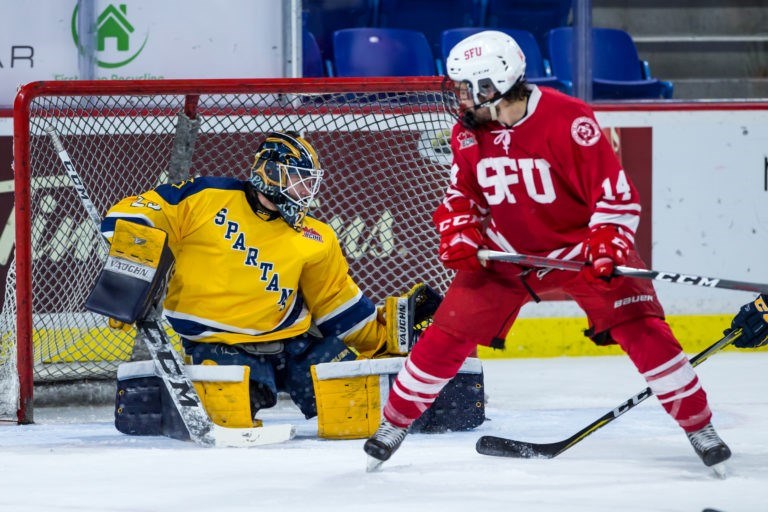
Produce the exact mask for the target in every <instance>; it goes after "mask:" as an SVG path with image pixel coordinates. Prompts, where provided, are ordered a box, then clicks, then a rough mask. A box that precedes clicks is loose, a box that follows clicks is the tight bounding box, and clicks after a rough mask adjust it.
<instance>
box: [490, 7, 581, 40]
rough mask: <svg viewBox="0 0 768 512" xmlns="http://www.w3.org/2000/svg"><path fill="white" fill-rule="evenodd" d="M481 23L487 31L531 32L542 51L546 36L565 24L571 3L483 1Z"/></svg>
mask: <svg viewBox="0 0 768 512" xmlns="http://www.w3.org/2000/svg"><path fill="white" fill-rule="evenodd" d="M486 2H487V7H486V12H485V17H484V18H483V21H482V23H483V24H484V25H485V26H488V27H504V28H516V29H522V30H527V31H528V32H531V33H532V34H533V35H534V36H535V37H536V40H537V41H538V43H539V47H540V48H544V47H545V46H544V44H545V42H546V34H547V32H549V31H550V30H552V29H553V28H557V27H564V26H566V25H567V24H568V16H569V15H570V12H571V0H486Z"/></svg>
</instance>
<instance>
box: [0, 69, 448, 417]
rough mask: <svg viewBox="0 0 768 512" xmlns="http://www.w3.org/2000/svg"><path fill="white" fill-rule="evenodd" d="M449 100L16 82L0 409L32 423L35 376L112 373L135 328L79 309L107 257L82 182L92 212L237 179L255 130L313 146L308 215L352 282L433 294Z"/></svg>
mask: <svg viewBox="0 0 768 512" xmlns="http://www.w3.org/2000/svg"><path fill="white" fill-rule="evenodd" d="M455 106H456V105H455V99H454V98H453V97H452V96H446V95H444V94H443V93H442V87H441V79H440V78H436V77H424V78H422V77H418V78H380V79H349V78H332V79H327V78H326V79H263V80H262V79H257V80H157V81H121V82H111V81H79V82H36V83H32V84H28V85H26V86H24V87H23V88H22V89H21V90H20V91H19V94H18V95H17V97H16V102H15V105H14V172H15V221H16V249H15V257H14V262H13V263H12V264H11V265H10V266H9V270H8V275H7V279H6V285H5V299H4V303H3V309H2V315H1V316H0V322H1V323H2V326H1V328H2V338H1V340H0V343H2V344H1V345H0V389H1V390H2V391H0V419H2V420H5V421H14V422H19V423H29V422H32V420H33V414H32V404H33V401H32V396H33V389H34V385H35V384H42V383H51V382H57V383H60V382H72V381H82V380H88V379H91V380H93V379H114V376H115V374H116V370H117V366H118V365H119V364H120V363H121V362H122V361H126V360H129V359H130V357H131V352H132V348H133V344H134V332H133V331H132V330H129V331H121V330H115V329H110V328H109V326H108V324H107V319H106V318H104V317H101V316H99V315H96V314H92V313H90V312H87V311H85V309H84V307H83V304H84V302H85V298H86V297H87V295H88V293H89V291H90V289H91V287H92V285H93V283H94V280H95V278H96V276H97V274H98V273H99V271H100V269H101V266H102V261H103V260H104V258H105V257H106V254H105V249H104V248H103V245H104V244H101V243H100V241H99V239H98V237H99V236H100V235H99V234H98V232H97V228H96V225H95V223H94V221H93V220H92V218H91V217H89V215H88V212H87V210H86V208H85V207H84V204H83V201H82V200H81V198H80V197H79V196H80V195H83V193H82V192H84V195H87V196H88V197H89V198H90V200H91V201H92V203H93V204H94V206H95V209H96V211H97V212H98V214H99V215H102V216H103V215H104V214H105V213H106V211H107V209H108V208H109V207H110V206H111V205H113V204H114V203H116V202H117V201H118V200H120V199H122V198H123V197H126V196H129V195H134V194H139V193H141V192H143V191H146V190H149V189H151V188H153V187H155V186H156V185H159V184H161V183H167V182H178V181H181V180H183V179H186V178H189V177H193V176H222V175H224V176H236V177H239V178H247V177H248V175H249V168H250V165H251V163H252V161H253V156H254V153H255V150H256V147H257V146H258V145H259V143H260V142H261V141H262V140H263V137H264V135H265V134H266V133H267V132H270V131H275V130H277V131H279V130H294V131H297V132H299V133H301V134H302V135H304V136H305V137H306V138H307V139H308V140H309V141H310V142H311V143H312V144H313V145H314V146H315V148H316V149H317V151H318V154H319V156H320V160H321V164H322V166H323V167H324V168H325V169H326V170H327V174H326V178H325V180H324V182H323V184H322V187H321V191H320V193H319V198H318V201H317V204H316V205H315V206H314V208H313V210H312V214H313V215H314V216H317V217H318V218H320V219H321V220H323V221H325V222H327V223H329V224H330V225H331V226H332V227H333V228H334V230H335V231H336V233H337V235H338V237H339V240H340V242H341V245H342V246H343V249H344V252H345V254H346V256H347V258H348V260H349V263H350V271H351V273H352V275H353V277H354V278H355V279H356V281H357V282H358V284H359V285H360V287H361V289H362V290H363V292H364V293H366V294H367V295H368V296H369V297H370V298H371V299H372V300H373V301H374V302H375V303H381V302H382V301H383V298H384V297H386V296H387V295H392V294H399V293H402V292H404V291H405V290H407V289H408V288H410V286H411V285H412V284H414V283H415V282H418V281H424V282H427V283H429V284H431V285H432V286H434V287H436V288H437V289H439V290H440V291H442V292H444V291H445V289H446V288H447V284H448V280H449V278H450V276H449V275H448V274H447V272H446V271H445V270H444V269H443V267H442V266H441V265H440V263H439V261H438V259H437V256H436V248H437V237H436V233H435V231H434V229H433V227H432V223H431V214H432V211H433V210H434V208H435V207H436V206H437V204H439V202H440V200H441V199H442V196H443V193H444V189H445V187H446V186H447V183H448V180H449V176H450V163H451V157H450V147H449V138H450V129H451V126H452V124H453V122H454V118H453V117H452V110H453V109H454V108H455ZM52 133H53V134H54V135H53V136H52V135H51V134H52ZM55 136H58V138H59V139H60V140H61V143H62V145H63V147H64V150H65V151H66V152H67V153H68V155H69V157H70V159H71V161H72V164H73V167H74V169H75V171H76V172H77V175H78V178H79V179H80V181H81V183H82V187H83V190H82V191H81V192H78V190H76V188H75V187H74V186H73V181H72V179H71V178H70V177H69V175H68V174H67V172H66V170H65V167H64V164H63V161H62V159H60V158H59V156H58V154H57V151H56V150H55V149H54V145H53V139H54V138H55ZM200 271H201V272H205V271H206V269H200Z"/></svg>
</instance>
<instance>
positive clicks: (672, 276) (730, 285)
mask: <svg viewBox="0 0 768 512" xmlns="http://www.w3.org/2000/svg"><path fill="white" fill-rule="evenodd" d="M477 258H478V259H479V260H481V261H482V260H487V261H506V262H508V263H517V264H518V265H523V266H527V267H541V268H552V269H557V270H572V271H575V272H578V271H579V270H581V269H582V268H584V265H585V264H584V262H583V261H571V260H559V259H555V258H545V257H542V256H528V255H525V254H514V253H509V252H502V251H491V250H488V249H480V250H479V251H477ZM613 275H615V276H627V277H638V278H640V279H651V280H654V281H664V282H667V283H680V284H689V285H693V286H703V287H705V288H725V289H728V290H743V291H747V292H756V293H768V284H762V283H748V282H745V281H734V280H732V279H720V278H717V277H705V276H697V275H694V274H679V273H677V272H662V271H660V270H647V269H643V268H633V267H625V266H617V267H615V268H614V269H613Z"/></svg>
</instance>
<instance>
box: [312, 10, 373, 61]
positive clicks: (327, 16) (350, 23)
mask: <svg viewBox="0 0 768 512" xmlns="http://www.w3.org/2000/svg"><path fill="white" fill-rule="evenodd" d="M377 2H378V0H302V3H301V11H302V24H303V26H304V28H305V29H306V30H308V31H310V32H312V34H314V36H315V39H316V40H317V45H318V47H319V48H320V53H321V55H322V58H323V59H324V60H326V61H329V60H330V59H331V56H332V55H333V33H334V32H335V31H337V30H341V29H343V28H354V27H371V26H373V24H374V22H375V18H376V5H377Z"/></svg>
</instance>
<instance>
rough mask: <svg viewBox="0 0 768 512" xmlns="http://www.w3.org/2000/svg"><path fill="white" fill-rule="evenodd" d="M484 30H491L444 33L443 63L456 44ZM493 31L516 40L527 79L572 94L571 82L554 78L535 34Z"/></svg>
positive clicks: (472, 28)
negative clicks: (523, 57)
mask: <svg viewBox="0 0 768 512" xmlns="http://www.w3.org/2000/svg"><path fill="white" fill-rule="evenodd" d="M483 30H489V29H488V28H481V27H461V28H453V29H448V30H445V31H443V35H442V46H441V48H442V50H441V52H442V56H443V62H445V60H446V59H447V58H448V54H449V53H450V51H451V48H453V47H454V46H455V45H456V43H458V42H459V41H461V40H462V39H464V38H466V37H469V36H471V35H472V34H476V33H478V32H482V31H483ZM491 30H498V31H500V32H504V33H505V34H508V35H510V36H511V37H512V39H514V40H515V41H516V42H517V44H518V45H519V46H520V49H521V50H523V54H524V55H525V78H526V80H528V81H529V82H530V83H532V84H536V85H545V86H547V87H553V88H555V89H559V90H560V91H562V92H564V93H566V94H570V93H571V84H570V82H563V81H561V80H560V79H558V77H556V76H552V72H551V70H550V69H549V63H548V62H547V61H545V60H544V58H543V57H542V55H541V50H540V49H539V44H538V43H537V42H536V38H535V37H533V34H531V33H530V32H528V31H527V30H515V29H504V28H494V29H491Z"/></svg>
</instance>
